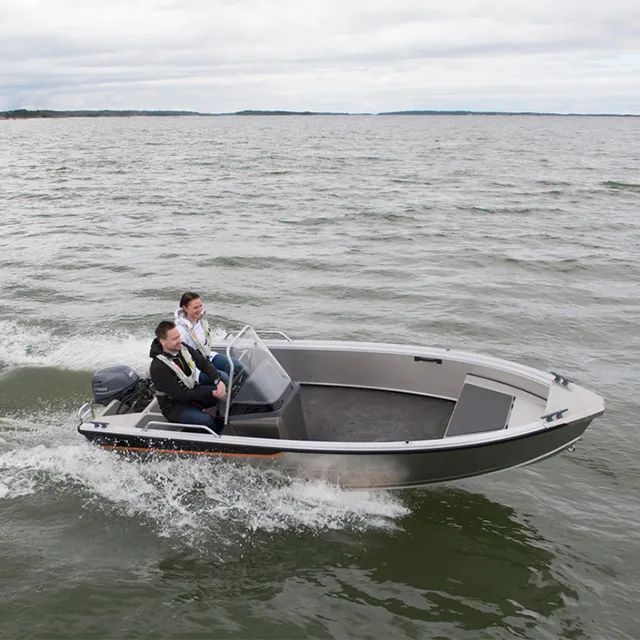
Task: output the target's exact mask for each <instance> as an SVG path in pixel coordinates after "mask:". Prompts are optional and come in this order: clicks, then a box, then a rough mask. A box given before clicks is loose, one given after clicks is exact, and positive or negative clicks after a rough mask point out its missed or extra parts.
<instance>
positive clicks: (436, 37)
mask: <svg viewBox="0 0 640 640" xmlns="http://www.w3.org/2000/svg"><path fill="white" fill-rule="evenodd" d="M17 108H27V109H185V110H194V111H201V112H213V113H225V112H233V111H238V110H242V109H285V110H300V111H302V110H310V111H340V112H342V111H346V112H352V113H360V112H374V113H377V112H382V111H396V110H408V109H436V110H442V109H447V110H448V109H453V110H457V109H461V110H465V109H470V110H475V111H536V112H549V111H551V112H559V113H572V112H573V113H633V114H640V2H639V1H638V0H606V1H604V0H598V1H597V2H596V1H594V0H535V1H534V2H520V1H518V0H445V1H439V2H434V1H430V0H316V1H315V2H310V1H308V0H100V1H98V0H18V1H16V0H0V110H8V109H17Z"/></svg>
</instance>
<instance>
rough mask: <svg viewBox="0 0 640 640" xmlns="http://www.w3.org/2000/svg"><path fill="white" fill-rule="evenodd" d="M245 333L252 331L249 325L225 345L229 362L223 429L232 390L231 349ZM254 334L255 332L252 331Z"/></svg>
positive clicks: (227, 422) (226, 422) (229, 407)
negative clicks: (227, 392) (227, 393)
mask: <svg viewBox="0 0 640 640" xmlns="http://www.w3.org/2000/svg"><path fill="white" fill-rule="evenodd" d="M247 331H254V329H253V328H252V327H251V325H249V324H246V325H245V326H244V327H242V329H240V331H238V332H237V335H236V337H235V338H234V339H233V340H232V341H231V342H230V343H229V344H228V345H227V360H228V361H229V395H227V401H226V402H225V403H224V404H225V406H224V425H225V427H226V426H227V425H228V424H229V409H231V395H230V394H231V389H232V388H233V360H232V358H231V349H232V348H233V347H234V345H235V344H236V342H238V340H240V338H241V337H242V334H243V333H246V332H247ZM254 333H255V331H254Z"/></svg>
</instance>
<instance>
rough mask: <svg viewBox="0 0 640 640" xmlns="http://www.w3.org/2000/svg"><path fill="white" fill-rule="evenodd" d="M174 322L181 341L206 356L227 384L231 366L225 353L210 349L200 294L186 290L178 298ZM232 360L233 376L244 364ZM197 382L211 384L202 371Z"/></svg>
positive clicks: (207, 324)
mask: <svg viewBox="0 0 640 640" xmlns="http://www.w3.org/2000/svg"><path fill="white" fill-rule="evenodd" d="M174 317H175V323H176V327H177V329H178V331H179V332H180V337H181V338H182V343H183V344H186V345H189V346H190V347H191V348H193V349H196V350H197V351H199V352H200V353H201V354H202V355H203V356H204V357H205V358H208V359H209V360H210V361H211V363H212V364H213V366H214V367H215V368H216V369H217V370H218V373H219V375H220V378H221V379H222V381H223V382H224V383H225V385H228V384H229V372H230V370H231V367H230V365H229V360H228V358H227V356H226V354H224V355H223V354H220V353H216V352H215V351H213V350H212V349H211V337H212V336H211V330H210V328H209V322H208V321H207V314H206V312H205V310H204V304H203V303H202V300H201V298H200V296H199V295H198V294H197V293H193V291H187V292H186V293H183V294H182V297H181V298H180V306H179V307H178V308H177V309H176V311H175V314H174ZM231 359H232V360H233V371H234V376H235V375H237V374H238V373H240V372H241V371H243V370H244V365H243V364H242V362H240V360H238V359H237V358H231ZM198 382H200V383H201V384H211V383H212V382H213V381H212V380H210V378H209V376H207V374H206V373H204V372H203V371H200V372H199V378H198Z"/></svg>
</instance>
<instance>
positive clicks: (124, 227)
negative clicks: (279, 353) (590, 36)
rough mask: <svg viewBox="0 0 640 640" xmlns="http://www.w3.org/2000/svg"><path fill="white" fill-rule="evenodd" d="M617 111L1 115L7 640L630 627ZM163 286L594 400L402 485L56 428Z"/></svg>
mask: <svg viewBox="0 0 640 640" xmlns="http://www.w3.org/2000/svg"><path fill="white" fill-rule="evenodd" d="M639 149H640V119H639V118H622V117H621V118H617V117H606V118H605V117H532V116H530V117H527V116H422V117H419V116H413V117H412V116H351V117H343V116H324V117H323V116H318V117H315V116H314V117H211V118H205V117H182V118H143V117H139V118H128V119H126V118H122V119H120V118H112V119H109V118H95V119H91V118H86V119H61V120H50V119H43V120H26V121H17V120H11V121H10V120H6V121H0V293H1V295H0V638H2V640H9V639H13V638H65V639H76V638H77V639H87V638H108V639H111V638H123V639H125V638H126V639H128V638H151V637H153V638H216V639H226V638H230V639H253V638H256V639H260V638H273V639H299V638H300V639H325V638H327V639H342V638H357V639H360V638H362V639H364V638H371V639H387V638H388V639H394V640H400V639H405V638H407V639H409V638H416V639H418V638H419V639H422V638H440V639H444V638H447V639H464V640H466V639H473V640H481V639H495V638H501V639H512V638H530V639H535V640H544V639H555V638H568V639H571V640H581V639H585V640H586V639H607V640H610V639H618V638H619V639H633V640H637V639H638V638H640V614H639V613H638V596H639V586H638V585H639V584H640V466H639V462H638V460H639V456H640V425H639V422H640V392H639V383H638V377H639V372H640V331H639V319H640V302H639V297H640V263H639V251H640V151H639ZM186 290H195V291H196V292H198V293H200V295H201V296H202V298H203V300H204V302H205V305H206V308H207V310H208V314H209V317H210V318H211V319H212V320H213V324H214V326H215V327H216V331H217V332H218V333H219V334H220V335H224V333H225V332H226V331H228V330H230V329H234V328H238V327H240V326H242V325H244V324H251V325H253V326H254V327H256V328H260V329H265V330H266V329H270V330H281V331H284V332H285V333H287V334H289V335H291V336H293V337H299V338H335V339H349V340H373V341H381V342H401V343H413V344H419V345H436V346H442V347H455V348H458V349H466V350H470V351H479V352H483V353H488V354H490V355H494V356H498V357H502V358H507V359H511V360H515V361H518V362H521V363H524V364H527V365H531V366H534V367H537V368H541V369H544V370H554V371H560V372H562V373H564V374H565V375H567V376H568V377H570V378H572V379H574V380H576V381H577V382H579V383H580V384H582V385H584V386H586V387H587V388H589V389H591V390H594V391H596V392H598V393H600V394H602V395H603V396H604V397H605V398H606V401H607V410H606V413H605V415H604V416H603V417H601V418H599V419H597V420H595V421H594V422H593V423H592V425H591V426H590V428H589V429H588V430H587V432H586V434H585V436H584V438H583V439H582V440H581V441H580V443H579V444H578V447H577V449H576V451H575V452H573V453H569V452H565V453H563V454H561V455H559V456H556V457H554V458H552V459H550V460H547V461H544V462H542V463H539V464H537V465H535V466H532V467H527V468H523V469H518V470H513V471H507V472H503V473H500V474H496V475H490V476H486V477H482V478H476V479H473V480H466V481H461V482H455V483H450V484H446V485H441V486H434V487H432V488H424V489H417V490H409V491H392V492H383V491H356V492H350V491H345V490H342V489H340V488H339V487H336V486H332V485H329V484H326V483H322V482H309V481H302V480H296V479H294V478H288V477H285V476H278V475H275V474H268V473H264V472H259V471H258V470H256V469H252V468H248V467H241V466H236V465H235V464H234V463H230V462H229V461H226V460H215V459H214V460H202V461H198V460H195V461H194V460H174V459H166V458H165V459H159V460H156V461H153V462H146V463H145V462H140V461H135V460H130V459H127V458H124V457H120V456H118V455H115V454H112V453H109V452H105V451H102V450H98V449H97V448H94V447H93V446H91V445H90V444H89V443H88V442H86V441H85V440H84V438H82V437H81V436H80V435H79V434H78V433H77V431H76V429H75V428H76V425H77V417H76V411H77V408H78V407H79V406H80V405H81V404H82V403H83V402H84V401H86V400H89V399H90V381H91V376H92V373H93V371H94V370H96V369H97V368H99V367H102V366H106V365H110V364H116V363H122V364H126V365H129V366H131V367H133V368H134V369H136V370H137V371H139V372H140V373H141V374H144V373H145V370H146V369H147V367H148V355H147V354H148V347H149V343H150V341H151V337H152V331H153V328H154V327H155V325H156V324H157V322H158V321H159V320H160V319H162V318H167V317H171V316H172V314H173V311H174V309H175V308H176V307H177V304H178V300H179V297H180V295H181V293H182V292H184V291H186Z"/></svg>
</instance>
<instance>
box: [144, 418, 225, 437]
mask: <svg viewBox="0 0 640 640" xmlns="http://www.w3.org/2000/svg"><path fill="white" fill-rule="evenodd" d="M150 426H151V428H152V429H161V430H163V431H167V430H168V431H175V430H176V429H172V428H169V429H167V423H166V422H160V421H159V420H150V421H149V422H147V424H145V425H144V426H143V427H142V431H147V430H148V429H149V427H150ZM184 426H185V427H189V429H201V430H202V431H203V432H205V433H207V434H211V435H212V436H216V438H221V437H222V436H221V435H220V434H219V433H216V432H215V431H214V430H213V429H210V428H209V427H206V426H205V425H203V424H185V425H184Z"/></svg>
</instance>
